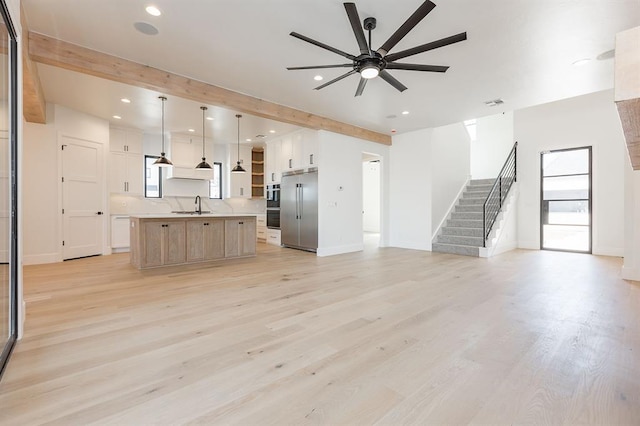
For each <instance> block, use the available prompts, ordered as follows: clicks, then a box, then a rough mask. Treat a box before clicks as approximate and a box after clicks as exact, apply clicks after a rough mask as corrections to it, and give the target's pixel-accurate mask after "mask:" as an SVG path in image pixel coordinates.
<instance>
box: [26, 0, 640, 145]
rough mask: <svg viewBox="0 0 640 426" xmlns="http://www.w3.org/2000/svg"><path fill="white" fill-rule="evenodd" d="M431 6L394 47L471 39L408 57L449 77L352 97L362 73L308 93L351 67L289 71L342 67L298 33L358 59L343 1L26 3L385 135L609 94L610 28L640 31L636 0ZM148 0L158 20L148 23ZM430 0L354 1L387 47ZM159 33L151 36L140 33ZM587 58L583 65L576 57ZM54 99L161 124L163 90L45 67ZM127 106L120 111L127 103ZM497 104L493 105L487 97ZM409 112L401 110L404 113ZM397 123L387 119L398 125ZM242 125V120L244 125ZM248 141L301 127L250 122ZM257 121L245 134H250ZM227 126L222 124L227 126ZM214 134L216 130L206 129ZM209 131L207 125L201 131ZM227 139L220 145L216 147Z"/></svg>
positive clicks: (232, 84) (226, 134)
mask: <svg viewBox="0 0 640 426" xmlns="http://www.w3.org/2000/svg"><path fill="white" fill-rule="evenodd" d="M434 2H435V3H436V5H437V7H436V8H435V9H434V10H433V11H432V12H431V13H430V14H429V15H428V16H427V17H426V18H425V19H424V20H423V21H422V22H421V23H420V24H418V26H417V27H416V28H414V29H413V31H411V32H410V33H409V34H408V35H407V36H406V37H405V38H404V39H403V40H402V41H401V42H400V43H399V44H398V45H397V46H396V47H395V48H394V49H393V50H392V52H394V51H400V50H404V49H407V48H410V47H413V46H416V45H420V44H424V43H427V42H430V41H434V40H437V39H440V38H443V37H446V36H450V35H454V34H457V33H460V32H463V31H466V32H467V35H468V40H466V41H464V42H460V43H457V44H454V45H450V46H447V47H444V48H441V49H437V50H433V51H430V52H426V53H422V54H419V55H416V56H413V57H411V58H406V59H403V60H402V62H411V63H421V64H434V65H448V66H450V69H449V70H448V72H446V73H444V74H437V73H423V72H413V71H395V70H394V71H390V72H391V74H393V75H394V76H395V77H396V78H397V79H398V80H400V81H401V82H402V83H404V84H405V85H406V86H407V87H408V90H406V91H405V92H403V93H400V92H398V91H396V90H395V89H394V88H392V87H391V86H390V85H388V84H387V83H386V82H384V81H383V80H381V79H379V78H377V79H375V80H372V81H370V82H369V84H368V85H367V87H366V90H365V92H364V94H363V96H361V97H358V98H355V97H354V96H353V95H354V93H355V90H356V87H357V84H358V77H357V76H351V77H349V78H346V79H344V80H342V81H340V82H338V83H335V84H333V85H331V86H329V87H327V88H325V89H322V90H319V91H315V90H312V89H313V88H314V87H315V86H317V85H318V84H320V83H318V82H316V81H314V80H313V76H314V75H316V74H322V75H323V76H324V77H325V80H324V81H328V80H330V79H332V78H334V77H336V76H338V75H340V74H342V73H344V72H345V71H346V69H344V68H342V69H333V70H320V71H321V72H318V71H314V70H310V71H287V70H286V69H285V68H286V67H287V66H302V65H319V64H334V63H335V64H337V63H343V62H344V58H342V57H341V56H338V55H336V54H333V53H331V52H328V51H326V50H323V49H320V48H318V47H316V46H313V45H311V44H308V43H305V42H303V41H301V40H298V39H295V38H293V37H291V36H289V32H291V31H296V32H298V33H301V34H303V35H306V36H308V37H311V38H314V39H316V40H319V41H322V42H324V43H326V44H329V45H331V46H334V47H336V48H338V49H341V50H344V51H347V52H349V53H353V54H356V53H357V52H358V49H357V44H356V41H355V38H354V35H353V32H352V30H351V27H350V25H349V21H348V19H347V16H346V13H345V11H344V7H343V5H342V2H341V1H337V0H269V1H265V0H242V1H238V0H209V1H204V0H181V1H175V0H174V1H172V0H156V1H153V2H149V1H139V0H109V1H106V0H56V1H55V2H52V1H51V0H24V8H25V10H26V15H27V21H28V24H29V29H30V30H31V31H35V32H40V33H43V34H46V35H49V36H52V37H55V38H59V39H62V40H65V41H68V42H72V43H75V44H79V45H82V46H86V47H89V48H91V49H95V50H99V51H102V52H105V53H108V54H111V55H115V56H119V57H123V58H126V59H129V60H132V61H135V62H139V63H143V64H147V65H150V66H152V67H156V68H160V69H163V70H167V71H170V72H173V73H177V74H181V75H185V76H188V77H191V78H194V79H198V80H202V81H205V82H207V83H211V84H215V85H218V86H222V87H225V88H228V89H231V90H235V91H238V92H241V93H246V94H249V95H251V96H254V97H258V98H262V99H266V100H269V101H272V102H275V103H278V104H282V105H287V106H290V107H293V108H297V109H301V110H304V111H308V112H312V113H314V114H318V115H321V116H325V117H330V118H333V119H336V120H339V121H343V122H347V123H351V124H354V125H357V126H361V127H365V128H368V129H371V130H375V131H379V132H381V133H386V134H389V133H390V132H391V129H396V130H397V132H398V133H403V132H407V131H411V130H416V129H420V128H425V127H433V126H439V125H444V124H449V123H453V122H459V121H462V120H465V119H469V118H474V117H481V116H484V115H490V114H495V113H498V112H500V111H505V110H514V109H519V108H524V107H528V106H532V105H537V104H541V103H545V102H551V101H555V100H559V99H564V98H568V97H573V96H578V95H582V94H586V93H591V92H595V91H599V90H605V89H609V88H612V87H613V60H596V57H597V56H598V55H600V54H602V53H603V52H606V51H608V50H611V49H613V48H614V43H615V34H616V33H617V32H619V31H622V30H625V29H628V28H632V27H635V26H638V25H640V1H638V0H581V1H576V0H538V1H531V0H483V1H478V0H446V1H445V0H434ZM151 3H153V4H154V5H156V6H157V7H158V8H159V9H160V10H161V11H162V12H163V14H162V16H160V17H153V16H150V15H148V14H147V13H146V12H145V10H144V8H145V6H147V5H148V4H151ZM421 3H422V0H401V1H389V0H360V1H356V4H357V7H358V11H359V14H360V18H361V19H364V18H366V17H369V16H374V17H376V18H377V20H378V27H377V28H376V29H375V30H374V32H373V47H374V48H377V47H379V46H380V45H381V44H382V43H383V42H384V41H385V40H386V39H387V38H388V37H389V36H390V35H391V34H392V33H393V32H394V31H395V30H396V29H397V28H398V27H399V26H400V25H401V24H402V23H403V22H404V21H405V20H406V19H407V17H409V15H411V13H413V11H414V10H415V9H416V8H417V7H418V6H419V5H420V4H421ZM138 21H144V22H147V23H150V24H152V25H154V26H155V27H157V28H158V30H159V34H158V35H156V36H148V35H144V34H141V33H139V32H138V31H136V30H135V29H134V27H133V24H134V22H138ZM583 58H589V59H592V60H591V61H590V62H589V63H587V64H586V65H583V66H579V67H577V66H573V65H572V63H573V62H575V61H576V60H579V59H583ZM39 68H40V71H41V78H42V83H43V87H44V91H45V97H46V99H47V100H48V101H51V102H55V103H59V104H62V105H66V106H69V107H72V108H75V109H79V110H84V111H87V112H90V113H91V114H94V115H97V116H100V117H103V118H105V119H110V121H112V122H114V121H115V120H113V119H112V118H111V116H112V115H113V114H118V115H121V116H122V117H123V119H122V120H121V121H122V123H123V124H126V125H130V126H134V127H138V128H142V129H144V130H157V128H158V127H159V125H158V122H159V114H160V106H159V101H158V100H157V96H158V93H154V92H150V91H147V90H143V89H138V88H132V87H128V86H125V85H122V84H118V83H112V82H106V81H103V80H100V79H96V78H93V77H88V76H80V75H78V74H75V73H72V72H69V71H63V70H59V69H56V68H53V67H48V66H43V65H39ZM125 96H126V97H130V98H132V101H134V102H132V104H129V105H127V106H123V105H122V104H121V103H120V101H119V99H120V98H121V97H125ZM495 98H502V99H504V100H505V104H504V105H502V106H497V107H493V108H489V107H487V106H485V105H484V101H488V100H491V99H495ZM405 110H406V111H409V112H410V113H409V114H408V115H402V114H401V112H402V111H405ZM211 112H212V114H213V115H214V116H215V117H216V120H214V122H213V123H215V125H214V127H216V128H217V130H214V131H217V132H218V133H217V134H215V133H214V135H213V136H214V138H218V139H231V140H230V141H226V140H224V142H235V138H236V136H235V135H236V122H235V117H234V114H235V112H233V111H224V110H222V109H220V108H215V109H213V111H211ZM394 116H395V118H389V117H394ZM167 120H168V122H170V124H169V125H168V127H169V128H170V130H178V129H179V130H180V131H182V132H184V130H185V129H186V128H189V127H192V128H195V129H196V134H200V133H201V130H200V129H201V127H202V119H201V111H200V110H199V105H198V104H196V103H193V102H190V101H186V100H178V99H169V100H168V101H167ZM243 120H244V119H243ZM244 126H245V121H243V122H242V127H244ZM246 126H247V133H246V134H245V132H243V139H244V138H245V137H252V136H255V134H258V133H264V132H268V130H271V129H273V130H277V131H278V132H279V133H281V132H287V131H290V130H291V129H293V127H292V126H288V125H284V124H281V123H273V122H265V120H263V119H258V118H252V117H247V120H246ZM249 127H251V129H249ZM223 129H226V130H223ZM212 130H213V129H212ZM207 132H209V130H207ZM218 142H220V141H218Z"/></svg>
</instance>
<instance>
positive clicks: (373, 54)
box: [287, 0, 467, 96]
mask: <svg viewBox="0 0 640 426" xmlns="http://www.w3.org/2000/svg"><path fill="white" fill-rule="evenodd" d="M434 7H436V5H435V4H434V3H433V2H431V1H429V0H427V1H425V2H424V3H422V5H421V6H420V7H419V8H418V9H417V10H416V11H415V12H413V14H412V15H411V16H410V17H409V18H408V19H407V20H406V21H405V23H404V24H402V26H401V27H400V28H398V29H397V30H396V32H395V33H393V35H392V36H391V37H389V39H388V40H387V41H385V42H384V44H383V45H382V46H380V48H379V49H378V50H372V48H371V31H372V30H373V29H375V28H376V18H371V17H370V18H366V19H365V20H364V22H363V25H362V26H361V25H360V17H359V16H358V9H357V8H356V5H355V4H354V3H344V8H345V10H346V11H347V16H348V17H349V22H351V27H352V28H353V33H354V34H355V36H356V41H357V42H358V47H359V48H360V54H359V55H358V56H355V55H351V54H349V53H346V52H343V51H342V50H339V49H336V48H335V47H331V46H328V45H326V44H324V43H321V42H319V41H316V40H313V39H312V38H309V37H306V36H303V35H302V34H298V33H296V32H291V33H290V35H291V36H293V37H295V38H298V39H300V40H303V41H306V42H307V43H311V44H313V45H315V46H318V47H321V48H323V49H326V50H328V51H330V52H333V53H337V54H338V55H340V56H343V57H345V58H347V59H349V60H350V61H351V63H347V64H336V65H315V66H307V67H288V68H287V69H288V70H310V69H321V68H352V69H351V71H349V72H347V73H345V74H342V75H341V76H339V77H336V78H334V79H333V80H331V81H328V82H326V83H324V84H322V85H320V86H318V87H316V88H314V90H320V89H322V88H324V87H327V86H329V85H330V84H333V83H335V82H337V81H340V80H342V79H343V78H346V77H349V76H350V75H353V74H356V73H360V83H359V84H358V89H357V90H356V94H355V96H360V95H362V92H363V91H364V88H365V86H366V85H367V81H368V80H370V79H372V78H375V77H377V76H380V78H382V79H383V80H384V81H386V82H387V83H389V84H390V85H392V86H393V87H395V88H396V89H398V90H399V91H400V92H403V91H405V90H407V87H406V86H405V85H404V84H402V83H400V82H399V81H398V80H397V79H395V78H394V77H393V76H392V75H391V74H389V72H388V71H387V70H409V71H427V72H446V71H447V69H449V67H447V66H441V65H421V64H405V63H397V62H395V61H397V60H398V59H403V58H406V57H409V56H413V55H417V54H418V53H423V52H426V51H429V50H433V49H437V48H439V47H444V46H448V45H450V44H453V43H458V42H460V41H463V40H466V39H467V33H466V32H464V33H460V34H456V35H453V36H450V37H445V38H443V39H440V40H436V41H432V42H431V43H426V44H422V45H420V46H416V47H413V48H411V49H407V50H403V51H400V52H396V53H391V54H389V52H390V51H391V49H393V48H394V46H395V45H396V44H398V42H399V41H400V40H402V39H403V38H404V36H406V35H407V34H408V33H409V31H411V30H412V29H413V27H415V26H416V25H418V23H419V22H420V21H422V19H423V18H424V17H425V16H427V14H429V12H431V11H432V10H433V8H434ZM363 27H364V29H365V30H367V31H368V32H369V42H368V43H367V39H366V38H365V34H364V31H363Z"/></svg>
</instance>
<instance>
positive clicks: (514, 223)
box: [478, 182, 520, 257]
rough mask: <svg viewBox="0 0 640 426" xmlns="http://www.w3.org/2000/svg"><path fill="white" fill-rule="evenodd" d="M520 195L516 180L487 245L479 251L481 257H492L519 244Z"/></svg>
mask: <svg viewBox="0 0 640 426" xmlns="http://www.w3.org/2000/svg"><path fill="white" fill-rule="evenodd" d="M519 195H520V187H519V185H518V182H514V183H513V185H512V186H511V189H510V190H509V194H508V195H507V198H506V199H505V200H504V204H503V205H502V209H501V210H500V213H498V217H496V221H495V223H494V224H493V228H492V229H491V233H490V234H489V238H488V239H487V243H486V245H487V246H486V247H480V249H479V251H478V256H479V257H492V256H496V255H498V254H501V253H505V252H507V251H510V250H514V249H515V248H517V246H518V236H517V232H518V220H517V218H518V211H517V206H518V196H519Z"/></svg>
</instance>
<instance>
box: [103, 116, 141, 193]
mask: <svg viewBox="0 0 640 426" xmlns="http://www.w3.org/2000/svg"><path fill="white" fill-rule="evenodd" d="M109 150H110V151H111V152H110V154H109V164H108V170H109V192H111V193H114V194H128V195H142V191H143V173H144V164H143V155H142V131H140V130H136V129H123V128H117V127H111V128H110V129H109Z"/></svg>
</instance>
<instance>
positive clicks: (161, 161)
mask: <svg viewBox="0 0 640 426" xmlns="http://www.w3.org/2000/svg"><path fill="white" fill-rule="evenodd" d="M158 99H160V100H161V101H162V152H160V158H158V159H157V160H156V161H155V162H154V163H153V165H154V166H158V167H171V166H173V163H172V162H171V161H169V159H168V158H167V157H165V153H164V101H166V100H167V98H166V97H165V96H158Z"/></svg>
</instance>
